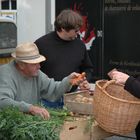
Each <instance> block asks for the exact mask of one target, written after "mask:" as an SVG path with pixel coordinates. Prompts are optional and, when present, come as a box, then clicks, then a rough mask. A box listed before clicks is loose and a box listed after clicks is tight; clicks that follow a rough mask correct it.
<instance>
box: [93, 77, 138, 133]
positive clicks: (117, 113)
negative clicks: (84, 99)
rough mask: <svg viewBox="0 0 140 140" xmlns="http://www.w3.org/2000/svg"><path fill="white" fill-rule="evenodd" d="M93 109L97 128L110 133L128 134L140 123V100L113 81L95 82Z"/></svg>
mask: <svg viewBox="0 0 140 140" xmlns="http://www.w3.org/2000/svg"><path fill="white" fill-rule="evenodd" d="M93 107H94V110H93V114H94V117H95V119H96V121H97V122H98V124H99V126H100V127H101V128H103V129H104V130H106V131H107V132H110V133H114V134H119V135H124V134H128V133H130V132H132V131H133V130H134V129H135V127H136V125H137V124H138V122H139V121H140V99H138V98H136V97H134V96H133V95H131V94H130V93H129V92H127V91H126V90H124V86H123V85H120V84H116V83H115V82H114V81H113V80H110V81H107V80H99V81H97V82H96V85H95V92H94V96H93Z"/></svg>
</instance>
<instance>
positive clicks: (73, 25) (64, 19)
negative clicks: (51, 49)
mask: <svg viewBox="0 0 140 140" xmlns="http://www.w3.org/2000/svg"><path fill="white" fill-rule="evenodd" d="M54 25H55V29H56V31H61V28H63V29H65V30H66V31H69V30H71V29H80V27H81V26H82V25H83V19H82V16H81V15H80V14H79V13H77V12H75V11H73V10H70V9H66V10H63V11H61V13H60V14H59V15H58V16H57V18H56V20H55V23H54Z"/></svg>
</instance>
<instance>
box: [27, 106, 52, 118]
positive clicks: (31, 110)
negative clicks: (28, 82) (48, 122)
mask: <svg viewBox="0 0 140 140" xmlns="http://www.w3.org/2000/svg"><path fill="white" fill-rule="evenodd" d="M29 113H31V114H32V115H40V116H41V117H42V118H44V119H48V118H49V117H50V114H49V112H48V111H47V110H46V109H45V108H42V107H38V106H34V105H31V107H30V108H29Z"/></svg>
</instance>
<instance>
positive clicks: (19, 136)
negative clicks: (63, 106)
mask: <svg viewBox="0 0 140 140" xmlns="http://www.w3.org/2000/svg"><path fill="white" fill-rule="evenodd" d="M48 111H49V112H50V115H51V118H50V119H48V120H44V119H43V118H41V117H39V116H32V115H29V114H24V113H22V112H20V111H19V110H18V109H17V108H13V107H9V108H5V109H2V110H0V140H59V135H60V130H61V128H62V125H63V123H64V120H65V119H66V116H67V115H68V114H67V111H65V110H59V109H49V110H48Z"/></svg>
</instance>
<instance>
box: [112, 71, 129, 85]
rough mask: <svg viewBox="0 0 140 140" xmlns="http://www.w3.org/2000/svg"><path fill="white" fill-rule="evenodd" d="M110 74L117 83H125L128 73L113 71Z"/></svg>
mask: <svg viewBox="0 0 140 140" xmlns="http://www.w3.org/2000/svg"><path fill="white" fill-rule="evenodd" d="M111 75H112V79H113V80H115V81H116V83H119V84H125V82H126V80H127V79H128V78H129V75H127V74H125V73H123V72H119V71H113V72H112V74H111Z"/></svg>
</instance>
